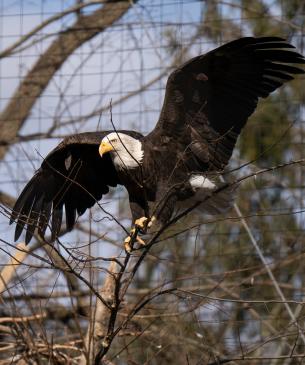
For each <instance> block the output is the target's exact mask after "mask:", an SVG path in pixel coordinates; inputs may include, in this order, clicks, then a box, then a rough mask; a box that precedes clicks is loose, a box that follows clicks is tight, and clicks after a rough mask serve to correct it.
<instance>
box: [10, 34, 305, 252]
mask: <svg viewBox="0 0 305 365" xmlns="http://www.w3.org/2000/svg"><path fill="white" fill-rule="evenodd" d="M304 63H305V60H304V57H303V56H302V55H301V54H299V53H297V52H295V50H294V47H293V46H292V45H291V44H289V43H287V42H286V41H285V40H284V39H281V38H278V37H261V38H252V37H246V38H241V39H238V40H235V41H233V42H230V43H227V44H225V45H223V46H221V47H219V48H217V49H215V50H213V51H211V52H208V53H207V54H205V55H201V56H198V57H195V58H193V59H191V60H189V61H188V62H186V63H185V64H183V65H182V66H180V67H179V68H177V69H176V70H175V71H173V72H172V73H171V75H170V76H169V78H168V81H167V85H166V93H165V98H164V104H163V107H162V110H161V114H160V117H159V120H158V122H157V125H156V126H155V128H154V130H153V131H152V132H151V133H149V134H148V135H147V136H143V135H141V134H140V133H138V132H134V131H124V130H122V131H118V132H113V131H104V132H91V133H90V132H89V133H81V134H76V135H72V136H70V137H67V138H65V139H64V140H63V141H62V142H61V143H60V144H59V145H58V146H57V147H56V148H55V149H54V150H53V151H52V152H50V154H49V155H48V156H47V157H46V158H45V160H44V161H43V163H42V165H41V167H40V169H39V170H38V171H37V172H36V174H35V175H34V176H33V177H32V179H31V180H30V181H29V182H28V184H27V185H26V186H25V188H24V190H23V191H22V193H21V194H20V196H19V198H18V199H17V201H16V204H15V206H14V208H13V211H12V215H11V222H13V221H15V222H16V223H17V225H16V231H15V240H18V238H19V237H20V234H21V232H22V230H23V229H24V228H25V229H26V237H25V241H26V243H28V242H30V240H31V238H32V236H33V234H34V232H35V229H36V228H37V229H38V233H39V234H40V236H42V237H44V234H45V231H46V228H47V226H48V225H49V227H50V230H51V233H52V240H55V239H56V237H57V236H58V234H59V232H60V228H61V224H62V216H63V210H64V208H65V215H66V227H67V229H68V230H71V229H72V228H73V226H74V224H75V221H76V217H77V215H82V214H83V213H84V212H85V211H86V209H88V208H90V207H92V206H93V205H94V204H95V203H96V202H97V201H98V200H100V199H101V198H102V196H103V195H105V194H107V193H108V191H109V187H110V186H112V187H115V186H117V185H118V184H121V185H124V186H125V187H126V189H127V191H128V194H129V202H130V208H131V212H132V219H133V224H136V225H137V226H140V227H141V228H142V229H143V230H144V229H145V228H147V227H150V226H151V225H152V224H153V225H156V226H158V225H160V224H164V223H166V222H167V221H168V220H169V219H170V217H171V216H172V214H173V211H174V209H175V207H177V206H178V205H180V206H181V205H183V206H188V205H189V204H190V203H194V202H200V201H203V200H204V203H203V204H202V205H203V207H202V208H203V210H205V211H208V212H210V213H213V214H216V213H219V212H222V211H225V210H226V209H227V208H228V207H229V206H230V198H229V196H230V194H231V193H232V191H231V190H230V189H229V190H227V191H223V192H222V193H219V195H218V196H217V195H216V194H215V197H214V198H211V199H209V200H206V197H207V195H208V194H209V193H210V192H211V191H213V190H214V189H216V188H217V184H216V183H215V182H213V178H212V179H211V178H210V176H213V173H214V174H215V175H216V174H219V173H221V172H222V171H223V169H224V168H225V166H226V165H227V164H228V161H229V159H230V157H231V155H232V152H233V149H234V146H235V143H236V140H237V138H238V136H239V134H240V131H241V129H242V128H243V127H244V125H245V124H246V122H247V119H248V118H249V116H250V115H251V114H252V113H253V112H254V110H255V108H256V106H257V102H258V99H259V98H260V97H263V98H265V97H267V96H268V95H269V94H270V93H271V92H272V91H274V90H276V89H277V88H278V87H280V86H281V85H282V84H283V83H285V82H286V81H289V80H292V79H293V75H296V74H302V73H304V71H303V70H302V69H300V68H299V67H296V66H295V65H294V64H304ZM133 232H134V231H133ZM129 241H130V238H128V239H127V240H126V247H127V249H130V247H129V246H128V244H129Z"/></svg>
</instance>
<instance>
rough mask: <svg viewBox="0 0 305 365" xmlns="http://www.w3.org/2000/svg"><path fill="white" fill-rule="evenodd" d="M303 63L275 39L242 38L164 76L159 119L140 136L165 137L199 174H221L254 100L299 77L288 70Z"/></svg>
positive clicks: (296, 70) (289, 47)
mask: <svg viewBox="0 0 305 365" xmlns="http://www.w3.org/2000/svg"><path fill="white" fill-rule="evenodd" d="M304 63H305V60H304V57H303V56H302V55H301V54H299V53H297V52H296V51H295V50H294V46H292V45H291V44H289V43H287V42H286V41H285V40H284V39H282V38H279V37H261V38H252V37H245V38H241V39H238V40H236V41H233V42H230V43H227V44H225V45H223V46H221V47H219V48H217V49H215V50H213V51H211V52H209V53H207V54H205V55H202V56H198V57H195V58H193V59H191V60H190V61H188V62H186V63H185V64H184V65H182V66H181V67H179V68H178V69H176V70H175V71H174V72H172V74H171V75H170V76H169V78H168V82H167V86H166V93H165V98H164V104H163V108H162V111H161V114H160V118H159V121H158V123H157V125H156V127H155V129H154V130H153V131H152V132H151V133H150V134H149V135H148V136H147V137H146V138H147V140H150V143H152V144H154V145H157V144H158V141H160V140H162V138H164V137H165V136H166V138H167V139H169V140H171V139H173V140H175V141H177V140H178V141H179V143H176V145H177V146H179V148H184V149H185V148H187V149H188V150H189V149H190V150H191V151H192V152H193V154H194V155H195V157H196V158H197V159H198V160H199V164H200V163H201V166H202V170H203V171H205V170H207V169H208V170H215V169H217V170H218V169H220V170H221V169H223V168H224V167H225V166H226V164H227V163H228V160H229V159H230V157H231V154H232V151H233V149H234V146H235V143H236V139H237V137H238V135H239V133H240V131H241V129H242V128H243V127H244V125H245V124H246V121H247V119H248V118H249V116H250V115H251V114H252V113H253V112H254V110H255V108H256V106H257V102H258V99H259V97H263V98H265V97H267V96H268V95H269V94H270V93H271V92H272V91H274V90H276V89H277V88H279V87H280V86H282V85H283V83H285V82H286V81H289V80H292V79H293V76H294V75H297V74H302V73H304V70H303V69H301V68H299V67H295V66H293V64H304ZM192 128H193V129H196V131H197V135H196V137H194V131H192ZM198 136H199V137H198ZM215 136H216V138H215ZM173 145H174V144H173ZM187 146H190V147H189V148H188V147H187ZM177 152H178V151H177ZM185 155H186V158H189V154H187V153H185ZM207 161H208V163H207ZM197 165H198V164H197Z"/></svg>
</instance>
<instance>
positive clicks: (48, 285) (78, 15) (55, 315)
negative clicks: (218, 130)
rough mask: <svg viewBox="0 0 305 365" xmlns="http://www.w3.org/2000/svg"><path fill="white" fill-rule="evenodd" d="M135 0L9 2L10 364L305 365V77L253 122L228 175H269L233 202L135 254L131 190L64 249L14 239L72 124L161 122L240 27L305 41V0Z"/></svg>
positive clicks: (6, 246)
mask: <svg viewBox="0 0 305 365" xmlns="http://www.w3.org/2000/svg"><path fill="white" fill-rule="evenodd" d="M134 3H135V2H134ZM134 3H133V2H129V1H121V2H113V1H100V2H99V1H86V2H85V1H84V2H78V1H77V2H72V1H69V2H64V1H59V2H58V4H56V5H54V4H55V2H51V1H45V2H40V1H36V2H33V3H32V4H31V5H27V4H25V3H23V2H20V3H18V4H16V3H15V2H13V1H11V2H10V1H8V2H7V1H4V0H2V1H0V12H1V14H0V15H1V19H2V27H1V25H0V33H1V38H0V39H1V47H2V48H1V51H0V57H1V58H0V66H1V68H0V80H1V88H0V107H1V110H2V112H1V114H0V142H1V147H0V157H1V159H2V161H1V162H2V163H1V165H0V179H1V186H0V189H1V192H0V199H1V204H2V205H1V213H2V215H1V222H0V237H1V238H0V241H1V246H0V247H1V250H2V262H3V268H2V272H1V276H0V289H1V293H2V303H1V317H0V336H1V337H0V338H1V340H0V364H8V363H9V364H11V363H19V364H22V363H26V364H31V363H32V364H47V363H52V364H61V363H62V364H68V363H71V364H86V363H90V364H91V363H105V364H106V363H110V364H111V363H113V364H127V363H128V364H186V363H188V364H213V363H214V364H218V363H221V362H220V361H221V360H225V359H227V360H231V362H230V363H232V364H237V363H243V364H254V363H257V364H264V363H266V364H270V363H271V364H272V365H278V364H285V365H287V364H297V363H300V364H301V363H302V359H303V357H304V355H305V353H304V350H303V349H304V344H305V336H304V333H303V328H304V318H303V316H304V308H303V294H304V291H303V287H304V265H303V256H304V255H303V244H304V242H303V240H304V238H303V236H304V234H303V233H304V213H303V211H304V200H303V187H304V181H305V179H304V166H303V164H297V163H291V162H292V161H296V160H299V159H302V158H303V157H304V148H303V141H304V128H303V104H304V102H305V99H304V87H303V83H304V79H303V78H302V77H298V79H297V80H295V81H293V82H291V83H290V84H289V85H286V86H285V87H284V88H282V89H281V90H280V91H279V92H276V93H274V94H273V95H272V96H271V97H269V98H268V99H266V100H263V101H261V102H260V104H259V108H258V111H257V112H256V114H255V115H254V116H253V117H251V120H250V122H249V123H248V125H247V127H246V128H245V130H244V132H243V134H242V136H241V138H240V140H239V144H238V149H237V150H236V151H235V154H234V156H233V159H232V164H231V167H230V169H233V170H235V171H234V172H232V173H228V177H229V178H231V177H232V176H233V175H234V176H235V177H241V176H245V175H251V174H254V175H253V178H248V179H246V180H245V181H244V182H243V183H242V185H241V187H240V189H239V194H238V201H237V206H235V208H234V209H233V210H232V211H231V212H230V214H228V215H226V216H224V217H217V218H215V217H201V218H196V219H195V220H194V218H193V217H191V216H189V217H186V218H184V219H183V220H182V221H181V222H179V223H178V224H176V225H175V226H174V227H170V229H169V230H167V231H166V232H164V234H163V235H162V237H161V238H159V239H158V240H159V242H156V243H154V241H152V245H151V246H149V247H148V248H147V249H145V250H142V251H139V252H135V253H134V254H133V255H132V256H131V257H128V256H126V254H125V252H124V251H123V249H122V247H123V246H122V239H123V237H124V236H125V234H124V232H123V231H122V230H121V229H120V227H118V225H117V224H116V223H115V221H114V220H113V219H112V217H111V216H112V215H113V216H115V217H116V218H117V219H118V220H119V221H120V223H122V224H123V225H125V226H126V227H128V224H129V218H130V216H129V214H130V213H129V209H128V204H127V202H126V194H124V192H122V191H119V192H113V193H112V195H111V199H113V200H115V204H110V200H106V201H104V203H103V205H102V208H103V209H105V210H102V209H101V208H100V207H96V208H94V209H92V210H91V211H90V212H89V213H88V214H87V215H85V216H83V217H81V218H80V219H79V221H78V224H77V227H76V228H77V230H76V231H74V232H72V233H69V234H65V232H64V231H63V232H62V236H61V237H60V239H59V240H58V242H56V244H55V245H54V248H53V247H50V246H49V245H47V244H46V243H45V242H41V241H40V240H39V237H36V242H33V243H32V244H31V245H30V246H29V247H26V248H25V247H24V245H23V244H22V242H19V243H18V246H17V249H16V248H15V244H14V243H13V241H12V237H13V233H12V231H8V226H7V224H8V218H7V216H8V214H9V211H10V208H11V207H12V206H13V203H14V198H13V197H16V196H17V194H18V193H19V192H20V189H21V188H22V187H23V186H24V184H25V182H26V181H27V179H28V178H29V177H30V176H31V175H32V173H33V171H34V168H35V167H38V166H39V164H40V163H41V161H42V157H43V156H44V155H45V154H46V153H47V152H48V151H49V150H50V149H51V148H52V147H53V146H54V145H56V144H57V143H58V141H59V139H60V138H61V137H63V136H64V135H67V134H70V133H75V132H80V131H84V130H94V129H106V128H112V125H111V122H113V123H114V124H115V126H116V127H117V128H121V127H124V128H135V129H138V130H141V131H142V132H144V133H145V132H148V131H149V130H150V129H152V128H153V126H154V124H155V122H156V120H157V118H158V113H159V111H160V108H161V103H162V99H163V94H164V86H165V82H166V78H167V75H168V74H169V72H170V70H171V69H172V68H173V67H175V66H176V65H179V64H181V62H183V60H185V59H188V58H190V57H192V56H194V55H197V54H199V53H204V52H206V51H207V50H210V49H213V48H215V47H216V46H217V45H219V44H222V43H224V42H226V41H229V40H232V39H234V38H238V37H240V36H244V35H255V36H266V35H276V36H282V37H284V38H286V39H288V40H289V41H290V42H291V43H293V44H294V45H295V46H296V47H297V48H298V50H299V51H300V52H302V51H303V40H304V36H303V27H304V16H305V9H304V4H303V1H296V0H295V1H290V0H281V1H279V0H273V1H269V0H262V1H257V0H254V1H253V0H251V1H242V0H241V1H215V0H214V1H209V0H206V1H198V2H197V1H192V2H189V1H186V0H185V1H181V0H179V1H162V2H159V1H156V2H149V1H146V0H143V1H139V2H137V3H136V4H134ZM17 24H18V25H17ZM303 53H304V52H303ZM13 88H14V89H15V91H13ZM110 101H111V105H112V109H111V112H110ZM282 164H285V167H282V168H278V169H275V170H272V171H265V172H264V173H261V172H260V171H261V170H262V169H264V168H267V169H268V168H270V167H272V166H279V165H282ZM33 165H34V166H33ZM240 166H242V167H240ZM109 261H111V264H110V263H109ZM270 270H271V272H270ZM118 291H119V292H120V293H119V294H120V295H119V296H116V293H117V292H118Z"/></svg>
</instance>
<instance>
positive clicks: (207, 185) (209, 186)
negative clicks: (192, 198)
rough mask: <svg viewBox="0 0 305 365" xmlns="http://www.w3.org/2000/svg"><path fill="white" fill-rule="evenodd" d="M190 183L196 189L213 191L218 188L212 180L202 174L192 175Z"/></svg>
mask: <svg viewBox="0 0 305 365" xmlns="http://www.w3.org/2000/svg"><path fill="white" fill-rule="evenodd" d="M189 183H190V184H191V186H192V188H193V190H194V191H198V190H201V189H204V190H211V191H212V190H214V189H215V188H216V185H215V184H214V183H213V182H212V181H211V180H209V179H208V178H207V177H206V176H202V175H192V176H191V178H190V179H189Z"/></svg>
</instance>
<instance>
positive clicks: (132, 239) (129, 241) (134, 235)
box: [124, 227, 146, 253]
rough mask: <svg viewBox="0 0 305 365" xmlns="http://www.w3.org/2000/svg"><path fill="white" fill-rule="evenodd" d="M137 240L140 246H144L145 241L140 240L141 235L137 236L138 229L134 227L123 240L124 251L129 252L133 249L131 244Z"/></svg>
mask: <svg viewBox="0 0 305 365" xmlns="http://www.w3.org/2000/svg"><path fill="white" fill-rule="evenodd" d="M135 242H138V243H139V244H140V245H141V246H145V245H146V243H145V241H143V240H142V238H141V237H139V236H138V229H137V228H136V227H134V228H132V229H131V230H130V235H129V236H128V237H126V238H125V240H124V247H125V251H126V252H128V253H131V251H132V250H133V244H134V243H135Z"/></svg>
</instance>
